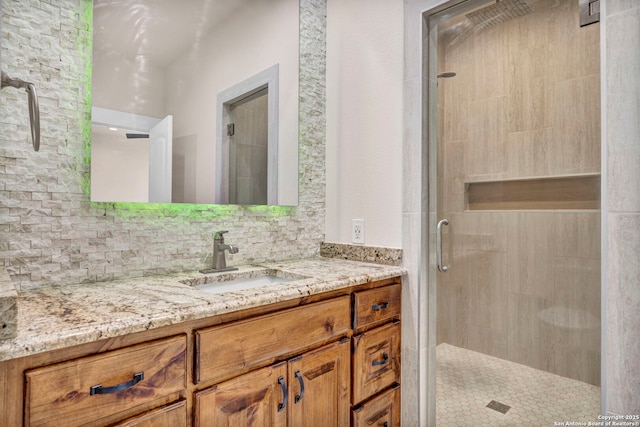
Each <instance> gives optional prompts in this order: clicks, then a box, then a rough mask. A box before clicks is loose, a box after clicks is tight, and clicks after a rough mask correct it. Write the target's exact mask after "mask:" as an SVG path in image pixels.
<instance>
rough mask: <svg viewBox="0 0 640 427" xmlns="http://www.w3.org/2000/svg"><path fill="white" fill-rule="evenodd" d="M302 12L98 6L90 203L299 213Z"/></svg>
mask: <svg viewBox="0 0 640 427" xmlns="http://www.w3.org/2000/svg"><path fill="white" fill-rule="evenodd" d="M299 21H300V19H299V4H298V0H180V1H176V0H135V1H131V0H94V1H93V69H92V73H93V74H92V119H91V121H92V140H91V200H92V201H99V202H151V203H215V204H242V205H285V206H293V205H297V204H298V65H299V64H298V61H299V46H298V45H299V42H298V39H299V37H298V35H299Z"/></svg>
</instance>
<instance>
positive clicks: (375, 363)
mask: <svg viewBox="0 0 640 427" xmlns="http://www.w3.org/2000/svg"><path fill="white" fill-rule="evenodd" d="M388 361H389V355H388V354H387V353H384V354H383V355H382V360H374V361H372V362H371V366H380V365H384V364H385V363H387V362H388Z"/></svg>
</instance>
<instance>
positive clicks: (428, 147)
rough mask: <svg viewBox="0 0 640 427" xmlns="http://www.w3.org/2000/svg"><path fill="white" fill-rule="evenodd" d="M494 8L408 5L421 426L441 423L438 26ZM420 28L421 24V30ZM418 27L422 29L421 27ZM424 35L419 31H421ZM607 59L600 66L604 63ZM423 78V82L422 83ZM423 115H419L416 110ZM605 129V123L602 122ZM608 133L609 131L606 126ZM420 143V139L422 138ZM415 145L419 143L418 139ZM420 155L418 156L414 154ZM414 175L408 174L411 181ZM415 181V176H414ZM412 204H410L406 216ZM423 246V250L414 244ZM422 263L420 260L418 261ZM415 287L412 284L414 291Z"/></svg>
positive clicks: (441, 2)
mask: <svg viewBox="0 0 640 427" xmlns="http://www.w3.org/2000/svg"><path fill="white" fill-rule="evenodd" d="M486 3H489V1H488V0H448V1H447V0H407V1H405V73H404V76H405V93H407V92H408V91H409V90H415V89H416V86H415V85H412V83H413V82H414V81H415V80H419V82H420V83H419V85H418V86H419V94H420V97H419V99H418V100H416V99H406V100H405V103H404V105H405V129H406V130H407V131H408V132H406V133H407V134H408V135H409V136H405V146H406V147H411V144H412V141H411V138H412V136H413V135H412V134H411V133H412V132H411V131H415V133H416V134H418V135H419V139H420V145H421V148H420V151H421V155H420V157H419V160H418V162H419V163H420V165H421V166H420V172H419V182H415V181H414V180H411V181H414V182H411V184H410V185H409V189H408V191H407V193H410V191H411V190H414V191H415V190H417V192H419V193H420V194H421V199H422V206H421V207H420V208H419V210H418V212H419V214H420V224H419V226H418V229H419V230H420V238H419V239H418V242H414V241H411V240H410V239H407V242H406V243H404V244H403V248H404V251H405V252H406V256H407V258H410V257H415V258H414V260H415V262H414V264H413V265H411V262H412V261H409V263H408V268H409V269H411V268H412V269H411V270H410V271H411V272H412V273H415V274H416V276H417V278H416V279H417V284H415V285H413V286H417V288H418V289H417V294H418V295H419V298H418V302H417V310H418V313H419V314H418V315H417V316H416V317H417V319H418V323H419V324H418V325H417V327H418V343H417V344H418V348H419V349H423V348H424V349H426V351H424V352H422V351H419V352H418V356H419V360H418V361H417V367H418V375H419V383H420V385H419V387H418V390H416V391H417V392H418V393H417V395H418V399H419V402H418V403H417V406H418V407H417V408H415V409H416V411H417V412H416V413H415V414H416V415H417V417H418V421H419V424H420V425H429V426H434V425H435V422H436V413H435V409H436V404H435V402H436V382H435V375H436V355H435V346H436V342H437V341H436V327H435V323H436V295H437V292H436V291H437V275H438V273H437V257H436V240H437V239H436V224H437V222H438V220H439V219H441V218H438V210H437V209H438V203H437V202H438V200H437V199H438V177H437V162H438V155H437V153H438V138H437V136H438V135H437V114H436V113H437V79H436V74H437V22H435V23H433V22H432V21H433V18H434V16H437V15H442V16H441V20H444V19H447V17H452V16H456V15H459V14H460V13H463V12H464V11H465V10H467V9H473V8H476V7H479V6H481V5H482V4H486ZM416 24H417V25H416ZM416 27H418V28H416ZM416 30H419V31H416ZM603 34H604V26H603V25H602V23H601V24H600V43H601V46H603V45H604V43H605V39H604V37H603ZM602 61H603V59H602V57H601V58H600V62H601V64H602ZM418 73H419V75H420V78H418V79H416V75H417V74H418ZM603 77H604V74H602V75H601V82H603V81H604V78H603ZM603 88H604V84H603V83H602V84H601V92H602V93H603V95H602V96H601V100H600V104H601V111H603V112H604V111H606V106H605V105H604V103H605V101H606V98H605V96H604V89H603ZM415 110H418V111H415ZM418 118H420V127H419V128H416V126H417V119H418ZM601 123H602V124H604V121H603V120H602V121H601ZM601 132H602V133H603V132H604V126H603V125H602V127H601ZM416 139H417V138H416ZM414 141H415V140H414ZM604 141H605V138H604V137H603V136H602V135H601V157H602V159H603V161H602V165H603V166H602V167H601V170H600V173H601V183H600V194H601V203H600V206H601V207H600V212H601V221H603V220H602V218H604V217H605V216H603V215H602V206H605V203H604V201H605V200H606V185H605V176H606V173H605V172H606V169H605V162H604V159H605V151H604V147H603V145H604ZM413 154H415V151H414V152H413ZM404 156H405V159H404V162H405V167H407V166H408V165H414V162H415V160H410V159H409V156H411V152H410V150H407V151H406V153H405V155H404ZM408 176H410V174H408V173H407V174H406V175H405V182H407V181H406V178H407V177H408ZM413 178H414V179H415V176H413ZM408 205H409V204H408V203H405V211H410V209H407V207H408ZM409 218H410V216H409V215H407V217H406V219H405V222H406V225H405V227H406V228H407V229H411V223H410V220H409ZM600 240H601V247H602V251H601V266H602V272H601V281H600V288H601V295H605V292H606V280H605V277H606V248H605V246H606V227H604V226H603V227H601V230H600ZM412 243H413V244H414V245H415V244H416V243H418V244H419V247H415V246H412V245H411V244H412ZM416 258H417V259H416ZM411 285H412V284H411V283H409V286H411ZM605 321H606V301H605V299H604V297H602V298H601V317H600V324H601V359H600V366H601V378H600V381H601V392H600V401H601V413H602V414H606V413H607V412H606V407H607V405H606V384H607V381H606V369H605V366H606V359H605V355H606V352H605V351H604V350H605V345H606V336H605V332H606V324H605ZM403 406H406V407H407V408H406V409H404V408H403V413H404V412H405V411H411V410H412V409H413V408H412V405H410V404H406V403H404V402H403Z"/></svg>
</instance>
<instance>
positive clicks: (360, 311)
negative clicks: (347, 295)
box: [353, 284, 401, 329]
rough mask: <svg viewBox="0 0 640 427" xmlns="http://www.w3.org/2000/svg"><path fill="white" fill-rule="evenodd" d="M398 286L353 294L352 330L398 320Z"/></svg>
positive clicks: (399, 294) (399, 297) (399, 298)
mask: <svg viewBox="0 0 640 427" xmlns="http://www.w3.org/2000/svg"><path fill="white" fill-rule="evenodd" d="M400 290H401V287H400V284H397V285H389V286H383V287H381V288H376V289H369V290H367V291H362V292H355V293H354V294H353V329H360V328H362V327H365V326H371V325H375V324H378V323H382V322H385V321H387V320H390V319H394V318H396V319H399V318H400V303H401V293H400Z"/></svg>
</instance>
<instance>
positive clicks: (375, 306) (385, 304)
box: [371, 301, 389, 311]
mask: <svg viewBox="0 0 640 427" xmlns="http://www.w3.org/2000/svg"><path fill="white" fill-rule="evenodd" d="M387 307H389V301H385V302H383V303H382V304H373V305H372V306H371V310H373V311H380V310H382V309H384V308H387Z"/></svg>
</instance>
